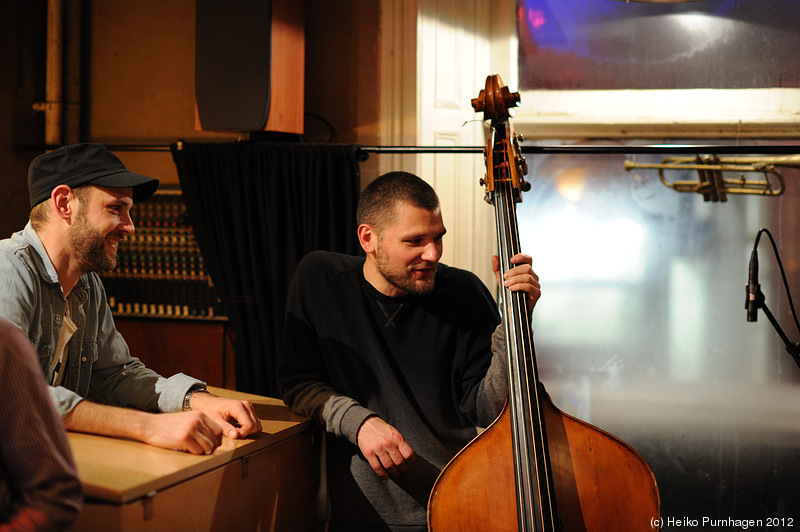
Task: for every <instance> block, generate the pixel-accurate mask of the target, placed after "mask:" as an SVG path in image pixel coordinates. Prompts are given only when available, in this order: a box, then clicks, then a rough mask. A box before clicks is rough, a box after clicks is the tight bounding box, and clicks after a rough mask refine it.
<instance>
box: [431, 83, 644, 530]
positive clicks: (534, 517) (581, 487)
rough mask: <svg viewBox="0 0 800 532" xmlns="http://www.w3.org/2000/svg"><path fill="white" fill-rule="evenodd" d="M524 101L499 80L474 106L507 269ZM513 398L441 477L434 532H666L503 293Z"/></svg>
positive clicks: (520, 310)
mask: <svg viewBox="0 0 800 532" xmlns="http://www.w3.org/2000/svg"><path fill="white" fill-rule="evenodd" d="M519 101H520V98H519V93H511V92H510V91H509V90H508V88H507V87H505V86H503V84H502V80H501V79H500V77H499V76H497V75H493V76H489V77H487V79H486V86H485V89H484V90H481V91H480V94H479V96H478V98H475V99H473V100H472V105H473V107H474V108H475V111H476V112H483V113H484V119H486V120H488V119H491V128H490V133H489V134H488V135H487V143H486V147H485V150H484V156H485V160H486V177H485V178H484V179H483V180H482V181H481V184H482V185H483V186H484V187H485V190H486V199H487V201H488V202H489V203H490V204H492V205H493V206H494V211H495V221H496V225H497V240H498V257H499V258H500V264H501V268H503V269H504V270H505V269H509V268H510V267H512V265H511V263H510V258H511V257H513V256H514V255H516V254H517V253H519V252H520V245H519V230H518V227H517V218H516V203H519V202H520V201H522V191H524V190H527V189H528V188H530V185H529V184H528V183H526V182H525V180H524V175H525V174H526V173H527V165H526V163H525V159H524V158H523V157H522V155H521V153H520V150H519V140H520V138H519V137H518V136H517V135H515V133H514V131H513V128H512V125H511V121H510V118H511V116H512V113H513V111H512V108H513V107H516V106H517V105H518V103H519ZM501 299H502V303H501V310H502V314H503V322H504V327H505V335H506V351H507V360H508V374H509V392H508V399H507V401H506V403H505V406H504V407H503V410H502V412H501V413H500V416H499V417H498V418H497V419H496V420H495V421H494V422H493V423H492V424H491V425H490V426H489V427H487V428H486V430H484V431H483V432H482V433H481V434H480V435H478V436H477V437H476V438H475V439H474V440H473V441H472V442H470V443H469V444H468V445H467V446H466V447H465V448H464V449H462V450H461V451H460V452H459V453H458V454H457V455H456V456H455V457H454V458H453V459H452V460H451V461H450V463H449V464H448V465H447V466H446V467H445V468H444V469H443V470H442V472H441V474H440V475H439V477H438V479H437V480H436V482H435V484H434V486H433V490H432V492H431V495H430V499H429V501H428V528H429V530H431V531H433V532H452V531H492V532H496V531H525V532H533V531H535V532H555V531H563V532H573V531H598V532H608V531H626V532H629V531H635V530H653V529H658V528H659V517H660V500H659V495H658V488H657V486H656V481H655V477H654V476H653V472H652V471H651V470H650V467H649V466H648V465H647V463H646V462H645V460H644V459H643V458H642V456H641V455H639V454H638V453H637V452H636V451H635V450H634V449H633V448H632V447H630V446H629V445H628V444H626V443H625V442H623V441H622V440H620V439H618V438H616V437H614V436H612V435H611V434H609V433H607V432H605V431H603V430H601V429H599V428H597V427H594V426H592V425H590V424H588V423H586V422H584V421H582V420H580V419H577V418H575V417H572V416H570V415H568V414H565V413H564V412H562V411H561V410H559V409H558V408H557V407H556V406H555V405H554V404H553V402H552V401H551V399H550V397H549V395H548V394H547V392H546V390H545V388H544V385H543V384H542V383H541V382H540V380H539V374H538V369H537V366H536V358H535V353H534V347H533V338H532V336H533V332H532V329H531V324H530V313H529V311H528V310H529V309H528V308H527V299H526V297H525V294H523V293H520V292H511V291H509V290H508V289H507V288H504V289H503V294H502V295H501Z"/></svg>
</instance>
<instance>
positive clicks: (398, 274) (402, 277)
mask: <svg viewBox="0 0 800 532" xmlns="http://www.w3.org/2000/svg"><path fill="white" fill-rule="evenodd" d="M388 263H389V261H388V259H387V257H386V255H385V254H384V253H383V252H382V251H381V248H380V245H379V246H378V247H377V248H376V250H375V265H376V266H377V268H378V272H380V274H381V275H382V276H383V278H384V279H386V280H387V281H389V283H390V284H391V285H392V286H395V287H397V288H399V289H400V290H403V291H404V292H406V293H407V294H409V295H413V296H424V295H425V294H430V293H431V292H432V291H433V287H434V285H435V284H436V269H437V268H438V265H437V266H436V268H434V271H433V276H431V278H430V280H428V281H425V282H424V283H417V282H415V281H414V279H413V278H412V275H413V273H412V272H411V271H409V270H400V269H398V268H395V269H392V268H390V267H389V265H388Z"/></svg>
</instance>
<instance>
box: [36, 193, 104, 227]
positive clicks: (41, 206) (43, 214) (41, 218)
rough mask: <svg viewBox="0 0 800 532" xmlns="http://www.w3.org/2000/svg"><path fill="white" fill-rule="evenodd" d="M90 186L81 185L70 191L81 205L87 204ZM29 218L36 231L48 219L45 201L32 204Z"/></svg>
mask: <svg viewBox="0 0 800 532" xmlns="http://www.w3.org/2000/svg"><path fill="white" fill-rule="evenodd" d="M91 188H92V187H91V186H89V185H83V186H80V187H78V188H73V189H72V193H73V194H75V197H76V198H78V201H80V202H81V205H87V201H88V198H89V193H90V192H91ZM29 218H30V221H31V226H33V228H34V229H35V230H36V231H39V230H40V229H42V228H43V227H44V226H45V224H46V223H47V220H48V219H49V218H48V214H47V202H46V201H42V202H41V203H37V204H36V205H34V206H33V208H32V209H31V214H30V216H29Z"/></svg>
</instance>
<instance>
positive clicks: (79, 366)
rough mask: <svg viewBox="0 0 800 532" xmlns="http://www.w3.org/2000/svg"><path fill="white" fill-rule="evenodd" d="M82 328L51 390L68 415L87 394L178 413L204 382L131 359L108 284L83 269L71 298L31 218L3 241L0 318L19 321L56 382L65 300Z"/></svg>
mask: <svg viewBox="0 0 800 532" xmlns="http://www.w3.org/2000/svg"><path fill="white" fill-rule="evenodd" d="M67 305H69V309H70V317H71V318H72V321H73V322H75V325H76V326H77V330H76V331H75V333H74V334H73V335H72V338H71V340H70V342H69V344H68V345H69V355H68V359H67V361H66V365H67V370H66V373H64V380H63V382H62V384H61V386H59V387H57V388H54V387H52V386H51V387H50V394H51V396H52V397H53V400H54V401H55V404H56V408H57V409H58V411H59V413H60V414H61V416H62V417H64V416H66V415H67V414H68V413H69V412H71V411H72V409H73V408H75V405H77V404H78V403H79V402H80V401H81V400H82V399H84V398H86V397H88V396H89V393H91V394H92V399H93V400H95V401H97V402H101V403H104V404H111V405H116V406H126V407H132V408H137V409H140V410H146V411H151V412H159V411H160V412H177V411H180V410H181V409H182V408H183V398H184V396H185V395H186V392H187V391H188V390H189V388H191V387H192V386H193V385H194V384H198V383H200V382H201V381H198V380H196V379H193V378H191V377H188V376H186V375H184V374H182V373H179V374H177V375H174V376H172V377H170V378H168V379H167V378H164V377H162V376H160V375H158V374H157V373H156V372H154V371H152V370H150V369H147V368H146V367H145V366H144V364H142V363H141V361H139V359H137V358H133V357H131V355H130V351H129V350H128V345H127V344H126V343H125V340H124V339H123V338H122V335H121V334H120V333H119V332H117V329H116V327H115V326H114V319H113V317H112V316H111V309H110V308H109V306H108V303H107V302H106V294H105V289H104V288H103V283H102V282H101V281H100V277H98V275H97V274H96V273H94V272H92V273H88V274H85V275H83V276H81V278H80V280H79V281H78V284H77V285H75V288H73V289H72V292H71V293H70V294H69V297H67V298H65V297H64V292H63V291H62V289H61V285H60V284H59V282H58V275H57V274H56V270H55V267H54V266H53V263H52V262H51V261H50V258H49V257H48V255H47V252H46V251H45V249H44V245H43V244H42V241H41V240H40V239H39V235H38V234H37V233H36V231H35V230H34V229H33V227H32V226H31V224H30V222H28V224H27V225H26V226H25V229H23V230H22V231H20V232H18V233H15V234H14V235H12V236H11V238H8V239H5V240H0V317H3V318H6V319H7V320H9V321H11V322H12V323H14V324H16V325H17V326H18V327H20V328H21V329H22V330H23V331H24V332H25V333H27V335H28V338H29V339H30V341H31V343H33V345H34V347H35V348H36V351H37V352H38V353H39V362H40V364H41V366H42V370H43V371H44V374H45V377H46V379H47V382H50V381H51V377H52V373H53V369H52V366H53V359H54V357H55V351H56V343H57V342H58V336H59V333H60V331H61V325H62V323H63V319H64V312H65V310H66V306H67Z"/></svg>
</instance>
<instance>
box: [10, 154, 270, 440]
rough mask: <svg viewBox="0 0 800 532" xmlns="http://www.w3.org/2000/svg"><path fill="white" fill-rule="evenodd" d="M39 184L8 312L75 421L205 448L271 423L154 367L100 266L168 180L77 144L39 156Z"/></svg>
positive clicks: (16, 254)
mask: <svg viewBox="0 0 800 532" xmlns="http://www.w3.org/2000/svg"><path fill="white" fill-rule="evenodd" d="M28 188H29V192H30V198H31V215H30V222H29V223H28V224H27V225H26V226H25V229H23V230H22V231H20V232H18V233H15V234H14V235H13V236H12V237H11V238H9V239H6V240H2V241H0V317H4V318H6V319H8V320H10V321H11V322H13V323H15V324H16V325H17V326H19V327H20V328H21V329H22V330H23V331H25V332H26V333H27V334H28V338H29V339H30V340H31V342H32V343H33V344H34V346H35V347H36V349H37V351H38V353H39V361H40V363H41V365H42V369H43V370H44V375H45V378H46V379H47V381H48V382H49V383H50V385H51V387H50V394H51V396H52V398H53V400H54V401H55V403H56V407H57V409H58V410H59V412H60V413H61V416H62V417H63V419H64V423H65V425H66V426H67V428H68V429H70V430H76V431H80V432H89V433H95V434H103V435H107V436H118V437H126V438H132V439H137V440H140V441H143V442H146V443H149V444H152V445H156V446H159V447H165V448H170V449H180V450H184V451H188V452H191V453H195V454H201V453H210V452H211V451H213V450H214V449H215V448H216V447H217V446H218V445H219V444H220V443H221V437H222V434H223V432H224V433H225V434H226V435H227V436H229V437H232V438H238V437H244V436H247V435H250V434H254V433H256V432H259V431H260V430H261V425H260V423H259V421H258V419H257V417H256V414H255V411H254V409H253V407H252V405H251V404H250V403H248V402H243V401H236V400H231V399H224V398H221V397H216V396H214V395H211V394H210V393H208V392H206V391H205V385H204V384H203V383H202V382H200V381H198V380H196V379H193V378H191V377H188V376H186V375H184V374H182V373H179V374H177V375H173V376H172V377H170V378H168V379H167V378H164V377H162V376H160V375H158V374H157V373H155V372H154V371H152V370H149V369H147V368H146V367H145V366H144V365H143V364H142V363H141V362H140V361H139V360H138V359H136V358H132V357H131V355H130V353H129V350H128V346H127V344H126V343H125V341H124V339H123V338H122V336H121V335H120V334H119V332H117V330H116V328H115V326H114V321H113V319H112V316H111V309H110V308H109V306H108V304H107V303H106V295H105V290H104V288H103V285H102V283H101V281H100V278H99V277H98V275H97V273H95V272H97V271H99V270H110V269H112V268H114V267H115V266H116V262H117V248H118V246H119V243H120V242H121V241H122V240H123V239H124V238H125V236H127V235H130V234H133V232H134V224H133V221H132V220H131V217H130V210H131V207H132V206H133V204H134V203H136V202H139V201H142V200H145V199H147V198H149V197H150V196H151V195H153V193H155V191H156V189H157V188H158V180H156V179H153V178H151V177H146V176H143V175H139V174H135V173H133V172H130V171H129V170H128V169H127V168H125V166H124V165H123V164H122V162H121V161H120V160H119V159H118V158H117V157H115V156H114V155H113V154H111V153H110V152H109V151H108V150H107V149H106V148H105V147H104V146H102V145H99V144H76V145H70V146H64V147H62V148H59V149H57V150H53V151H51V152H49V153H46V154H44V155H40V156H38V157H36V158H35V159H34V160H33V162H32V163H31V166H30V168H29V171H28ZM90 395H91V397H92V399H93V401H87V400H85V399H86V398H87V397H89V396H90ZM95 400H96V402H95ZM120 407H127V408H120ZM170 412H174V413H173V414H168V415H166V414H160V413H170Z"/></svg>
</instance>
